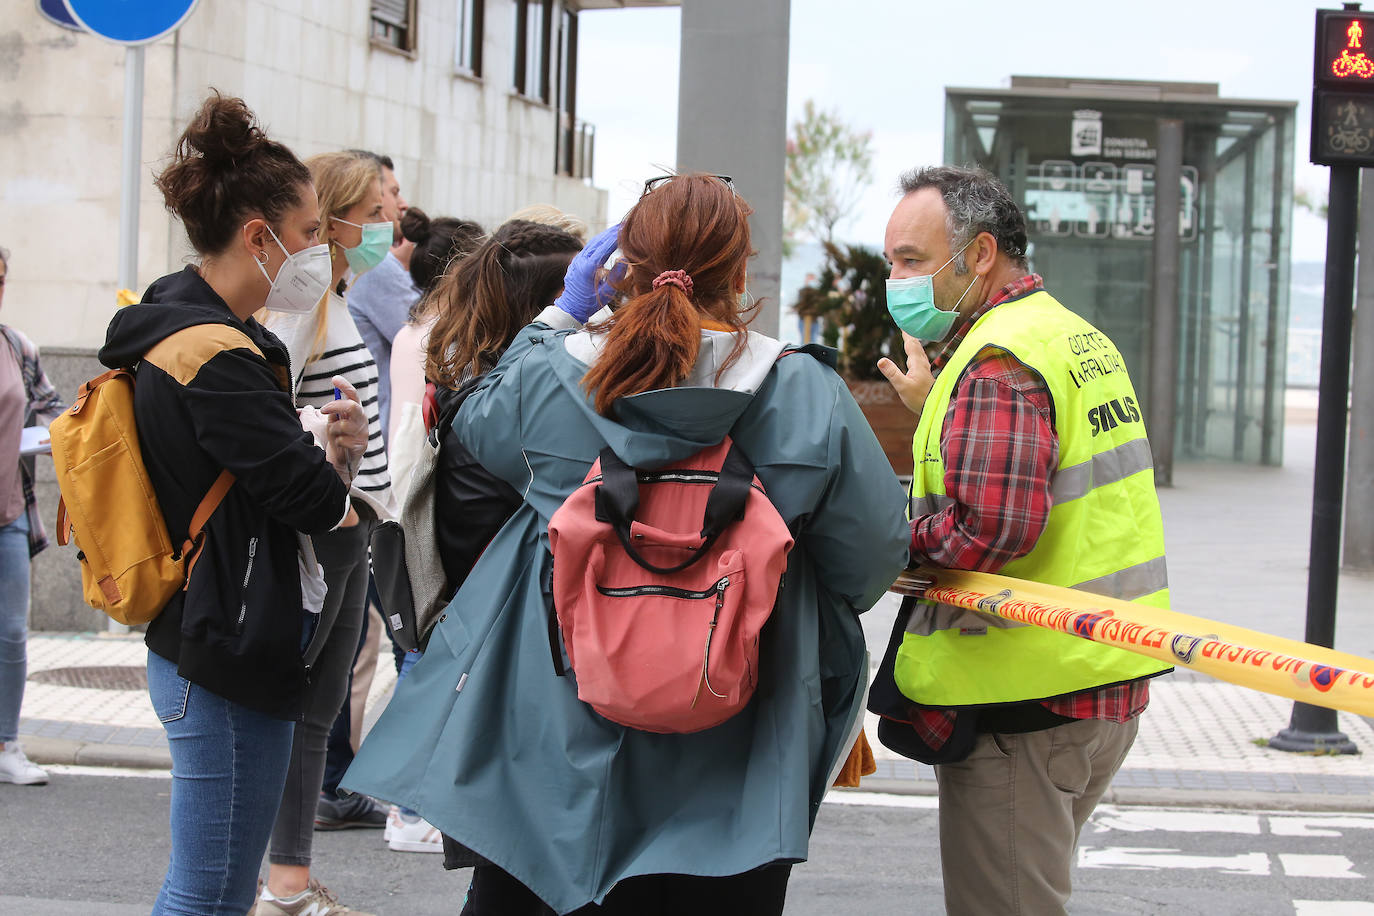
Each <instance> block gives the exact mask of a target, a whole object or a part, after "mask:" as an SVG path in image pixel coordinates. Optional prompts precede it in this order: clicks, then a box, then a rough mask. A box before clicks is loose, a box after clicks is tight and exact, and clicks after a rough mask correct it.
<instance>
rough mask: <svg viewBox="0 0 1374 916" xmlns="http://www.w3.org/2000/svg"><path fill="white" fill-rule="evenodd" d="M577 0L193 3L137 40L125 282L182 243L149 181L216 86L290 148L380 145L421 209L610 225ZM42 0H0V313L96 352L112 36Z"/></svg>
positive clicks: (116, 182) (119, 55)
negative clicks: (4, 283)
mask: <svg viewBox="0 0 1374 916" xmlns="http://www.w3.org/2000/svg"><path fill="white" fill-rule="evenodd" d="M588 5H589V4H581V5H577V4H575V3H573V2H570V0H200V3H199V4H198V5H197V6H196V8H195V10H194V11H193V12H192V14H191V16H190V17H189V18H188V19H187V20H186V22H185V23H184V24H183V25H182V27H181V28H180V29H179V30H178V31H177V32H176V33H175V34H173V35H171V36H169V37H167V38H164V39H162V40H160V41H158V42H156V43H154V44H152V45H150V46H148V47H147V49H146V52H145V53H146V64H145V77H144V85H145V91H144V101H143V140H142V149H143V155H142V160H143V167H142V174H143V180H142V181H141V183H140V207H139V244H138V252H139V257H138V284H139V286H140V287H141V286H143V285H146V284H147V283H148V282H149V281H151V280H153V279H155V278H157V277H158V276H161V275H162V274H165V273H168V272H169V271H172V270H176V269H177V268H178V267H180V266H181V265H182V264H184V263H186V261H187V259H188V258H189V257H190V256H191V250H190V248H189V246H188V245H187V243H186V239H185V234H184V233H183V232H182V230H181V228H180V226H179V224H178V223H177V222H176V221H175V220H174V219H172V217H171V216H170V214H168V213H167V212H166V210H165V209H164V208H163V206H162V200H161V198H160V196H159V195H158V193H157V190H156V189H155V188H154V187H153V181H152V179H153V175H154V173H155V172H156V171H157V170H158V167H159V165H160V163H161V162H162V161H164V159H165V158H166V156H167V155H168V154H169V153H170V152H171V149H172V146H173V144H174V143H175V141H176V137H177V136H178V134H179V133H180V131H181V130H182V129H183V128H184V126H185V124H186V122H187V121H188V120H189V118H190V116H191V115H192V113H194V111H195V110H196V108H197V107H198V106H199V104H200V102H201V101H202V99H203V98H204V97H205V95H206V94H207V93H208V91H209V90H210V89H211V88H212V87H213V88H215V89H218V90H219V91H220V92H222V93H224V94H226V95H237V96H241V97H242V98H243V99H244V100H245V101H246V102H247V103H248V106H249V107H250V108H251V109H253V111H254V112H256V114H257V115H258V118H259V120H260V121H261V123H262V124H263V126H264V128H265V129H266V130H267V131H268V133H269V134H270V135H271V136H272V137H273V138H274V139H276V140H279V141H281V142H283V143H285V144H287V145H288V146H290V147H291V148H292V149H293V150H294V151H295V152H296V153H297V155H299V156H301V157H302V158H304V157H306V156H310V155H312V154H314V153H318V152H323V151H326V150H332V149H343V148H355V147H361V148H365V149H371V150H375V151H377V152H381V153H385V154H387V155H389V156H391V158H392V159H393V160H394V161H395V162H396V170H397V173H398V175H399V177H400V180H401V184H402V191H403V193H404V195H405V196H406V198H407V199H408V200H409V201H410V202H412V203H414V204H417V205H418V206H421V207H423V208H424V209H425V211H426V212H428V213H429V214H431V215H433V216H440V215H443V216H460V217H465V218H469V219H475V220H477V221H478V222H479V223H481V224H483V225H486V226H494V225H495V224H498V223H499V222H501V221H502V220H503V219H504V218H505V217H506V216H507V215H509V214H510V213H511V212H513V211H514V210H516V209H518V208H520V207H522V206H525V205H527V204H531V203H549V204H553V205H555V206H558V207H561V208H563V209H565V210H568V211H570V212H572V213H575V214H577V215H579V216H581V217H582V218H584V219H586V220H587V221H588V222H589V223H591V224H593V225H594V226H596V225H600V224H602V223H604V221H605V209H606V194H605V192H603V191H600V190H598V189H596V188H594V187H592V185H591V183H590V176H591V166H592V155H593V150H592V142H593V136H594V130H593V128H592V127H591V126H590V125H586V124H583V123H582V122H580V121H579V120H578V119H577V87H576V72H577V14H578V11H579V9H580V8H584V7H586V6H588ZM594 5H597V6H605V5H607V4H606V3H604V2H602V3H596V4H594ZM614 5H616V6H620V5H624V4H621V3H616V4H614ZM39 7H40V4H39V3H35V0H0V9H3V10H4V19H5V22H6V34H4V35H3V36H0V85H4V87H5V92H4V93H3V95H4V96H5V97H6V98H7V99H8V101H6V102H4V103H0V245H3V246H4V247H6V248H8V249H10V251H11V254H12V261H13V264H12V267H11V269H10V273H11V276H12V277H13V282H12V283H11V284H10V286H9V288H8V291H7V295H6V299H5V313H6V319H7V320H8V321H9V322H11V323H13V324H14V325H15V326H17V327H20V328H22V329H23V330H24V331H25V332H26V333H28V334H29V335H30V336H31V337H33V338H34V340H36V341H37V342H38V343H39V344H40V345H41V346H44V347H51V346H63V347H79V348H90V347H95V346H98V345H99V344H100V342H101V341H102V340H103V339H104V334H105V327H106V325H107V324H108V322H109V319H110V316H111V315H112V314H113V312H114V309H115V301H114V294H115V282H116V257H117V248H118V238H117V235H118V226H119V201H120V151H121V130H122V121H123V117H122V113H123V101H124V63H125V51H124V49H123V48H121V47H118V46H116V45H113V44H110V43H107V42H105V41H102V40H100V39H98V38H95V37H93V36H91V35H88V34H84V33H81V32H77V31H73V30H70V29H66V28H63V27H61V26H60V25H58V24H56V23H54V22H52V21H51V20H49V19H47V18H46V17H45V16H43V15H42V13H41V12H40V8H39Z"/></svg>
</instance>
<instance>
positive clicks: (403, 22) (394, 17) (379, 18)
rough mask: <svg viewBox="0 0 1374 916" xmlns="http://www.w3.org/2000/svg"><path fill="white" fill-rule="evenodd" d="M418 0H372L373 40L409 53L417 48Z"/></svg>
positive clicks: (371, 31) (371, 33) (371, 32)
mask: <svg viewBox="0 0 1374 916" xmlns="http://www.w3.org/2000/svg"><path fill="white" fill-rule="evenodd" d="M415 4H416V0H371V8H372V27H371V30H370V33H369V34H370V35H371V37H372V40H373V41H375V42H378V43H380V44H383V45H386V46H387V47H391V48H396V49H397V50H400V51H405V52H407V53H409V52H411V51H414V50H415V20H416V15H415Z"/></svg>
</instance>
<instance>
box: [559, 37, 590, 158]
mask: <svg viewBox="0 0 1374 916" xmlns="http://www.w3.org/2000/svg"><path fill="white" fill-rule="evenodd" d="M557 72H558V138H557V144H556V145H557V149H556V150H555V152H554V172H555V173H556V174H559V175H567V176H569V177H570V178H584V179H586V178H591V176H592V144H593V141H594V140H595V136H596V128H594V127H593V126H592V125H590V124H587V123H585V122H583V121H579V120H578V119H577V14H576V13H574V12H571V11H569V10H564V11H563V15H562V18H561V19H560V20H559V29H558V67H557Z"/></svg>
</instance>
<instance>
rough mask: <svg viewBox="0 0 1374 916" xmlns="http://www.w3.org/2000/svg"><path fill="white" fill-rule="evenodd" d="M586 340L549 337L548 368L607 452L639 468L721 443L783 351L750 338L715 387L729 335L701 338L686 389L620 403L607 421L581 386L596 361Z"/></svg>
mask: <svg viewBox="0 0 1374 916" xmlns="http://www.w3.org/2000/svg"><path fill="white" fill-rule="evenodd" d="M589 336H590V335H589V334H588V332H585V331H579V332H566V331H565V332H561V333H558V334H555V335H554V336H553V337H552V338H551V339H550V340H548V341H547V343H548V345H549V354H548V356H549V362H550V364H551V366H552V368H553V370H554V373H555V375H556V376H557V378H558V380H559V383H560V384H562V385H563V387H564V388H566V389H567V390H568V391H569V392H570V393H571V394H572V395H573V396H574V398H573V400H574V402H575V403H576V404H577V405H578V408H577V409H579V410H581V411H582V412H583V413H584V415H585V416H586V417H587V418H588V420H589V421H590V422H591V423H592V425H593V426H595V427H596V429H597V431H598V432H599V433H600V434H601V436H602V437H603V438H604V439H605V440H606V443H607V444H608V445H609V446H610V447H611V450H612V451H614V452H615V453H616V455H617V456H619V457H620V459H621V460H622V461H624V462H626V463H627V464H630V465H633V466H635V467H643V468H653V467H658V466H661V465H663V464H666V463H668V462H670V461H678V460H680V459H682V458H686V457H687V456H689V455H691V454H693V453H694V452H698V451H700V450H701V449H703V448H707V447H709V446H712V445H715V444H716V443H717V442H719V441H720V440H721V439H723V438H724V437H725V435H726V434H727V433H729V432H730V430H731V428H733V427H734V425H735V422H736V421H737V420H738V419H739V418H740V415H741V414H743V413H744V412H745V410H747V409H748V408H749V405H750V404H751V403H753V401H754V398H755V396H757V395H758V393H759V392H760V391H762V390H764V389H765V388H766V387H767V386H768V385H770V384H772V379H773V376H774V373H773V371H772V370H773V366H774V364H775V363H776V362H777V360H778V358H779V355H780V354H781V353H782V352H783V350H784V345H783V344H782V343H781V342H780V341H778V340H775V339H773V338H771V337H766V336H764V335H762V334H756V333H752V332H751V333H750V334H749V343H748V346H747V348H746V349H745V351H744V353H743V355H742V356H741V357H740V359H739V360H737V361H736V363H735V364H734V365H733V366H731V367H730V369H729V370H728V371H727V372H726V373H725V375H723V376H722V377H721V378H720V380H719V381H718V382H717V381H716V378H715V376H716V370H717V369H718V368H719V367H720V365H721V364H723V362H724V360H725V359H726V357H727V356H728V355H729V353H730V351H731V350H732V349H733V347H734V340H733V338H732V336H731V335H729V334H720V333H713V332H709V331H708V332H703V333H702V341H701V350H700V352H699V354H698V357H697V364H696V367H695V369H694V370H693V372H692V375H691V377H689V378H688V379H687V381H686V383H685V384H683V385H681V386H679V387H676V388H662V389H658V390H655V391H646V392H644V393H642V394H636V395H631V396H629V397H625V398H621V399H620V400H619V401H617V402H616V406H615V411H614V412H613V415H612V416H609V417H605V416H602V415H601V414H599V413H597V412H596V410H595V409H594V407H593V406H592V401H591V399H590V398H589V397H588V395H587V392H586V390H585V389H584V388H583V387H582V376H583V375H585V374H586V372H587V369H588V365H589V362H593V361H595V358H596V355H598V348H597V347H596V344H595V342H594V341H592V340H589ZM574 354H576V355H574ZM579 357H581V358H579ZM793 358H794V359H795V358H803V357H801V356H797V357H793ZM584 360H586V361H584Z"/></svg>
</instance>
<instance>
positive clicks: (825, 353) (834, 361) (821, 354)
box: [773, 344, 840, 369]
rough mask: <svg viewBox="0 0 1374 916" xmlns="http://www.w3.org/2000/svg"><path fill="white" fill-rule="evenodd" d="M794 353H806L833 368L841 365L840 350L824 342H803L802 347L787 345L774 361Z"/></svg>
mask: <svg viewBox="0 0 1374 916" xmlns="http://www.w3.org/2000/svg"><path fill="white" fill-rule="evenodd" d="M793 353H805V354H806V355H807V356H810V357H812V358H814V359H815V360H816V361H817V362H821V363H824V364H825V365H827V366H829V367H830V368H831V369H834V368H836V367H837V366H838V365H839V357H840V354H839V351H838V350H836V349H835V348H834V347H827V346H825V345H824V344H803V345H802V346H800V347H785V348H784V349H783V351H782V352H781V353H779V354H778V355H777V358H776V359H774V360H773V362H777V361H778V360H780V359H782V358H783V357H784V356H791V355H792V354H793Z"/></svg>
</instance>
